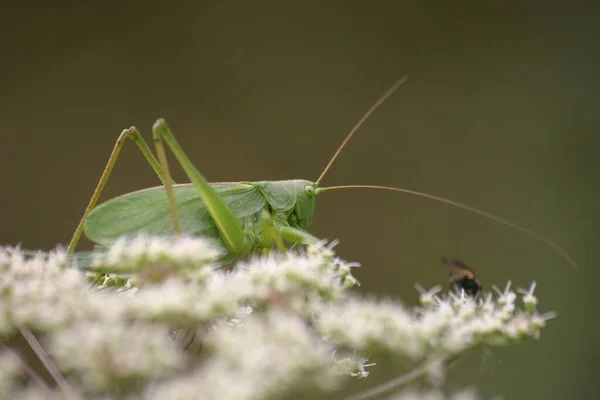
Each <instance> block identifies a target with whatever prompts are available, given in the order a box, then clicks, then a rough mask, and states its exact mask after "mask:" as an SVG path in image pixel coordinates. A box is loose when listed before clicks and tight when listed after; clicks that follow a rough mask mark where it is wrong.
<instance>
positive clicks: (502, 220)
mask: <svg viewBox="0 0 600 400" xmlns="http://www.w3.org/2000/svg"><path fill="white" fill-rule="evenodd" d="M338 189H378V190H390V191H393V192H401V193H406V194H410V195H413V196H419V197H424V198H426V199H430V200H435V201H439V202H441V203H445V204H449V205H451V206H454V207H458V208H462V209H463V210H466V211H469V212H472V213H475V214H478V215H481V216H483V217H485V218H488V219H491V220H493V221H496V222H499V223H501V224H504V225H506V226H509V227H511V228H513V229H516V230H518V231H519V232H521V233H524V234H526V235H527V236H530V237H532V238H534V239H536V240H538V241H540V242H542V243H544V244H545V245H546V246H548V247H550V248H552V249H554V250H555V251H557V252H558V253H559V254H560V255H561V256H562V258H564V259H565V260H566V261H567V262H568V263H569V265H571V267H573V268H574V269H577V263H576V262H575V260H573V258H572V257H571V256H570V255H569V253H567V251H566V250H565V249H563V248H562V247H561V246H559V245H558V244H556V243H555V242H553V241H552V240H550V239H548V238H547V237H545V236H543V235H540V234H539V233H537V232H534V231H532V230H531V229H527V228H525V227H522V226H520V225H518V224H515V223H514V222H512V221H510V220H508V219H505V218H502V217H498V216H497V215H494V214H491V213H488V212H485V211H482V210H480V209H478V208H475V207H471V206H468V205H466V204H463V203H459V202H457V201H454V200H449V199H445V198H443V197H439V196H434V195H432V194H427V193H422V192H417V191H415V190H410V189H401V188H396V187H392V186H378V185H344V186H329V187H324V188H319V191H320V193H322V192H326V191H329V190H338Z"/></svg>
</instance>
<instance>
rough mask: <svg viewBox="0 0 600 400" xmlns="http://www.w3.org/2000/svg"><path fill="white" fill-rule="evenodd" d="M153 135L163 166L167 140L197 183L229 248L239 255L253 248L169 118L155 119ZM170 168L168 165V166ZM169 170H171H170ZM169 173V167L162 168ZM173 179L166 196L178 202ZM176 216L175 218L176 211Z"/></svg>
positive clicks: (178, 159)
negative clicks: (172, 186) (187, 152)
mask: <svg viewBox="0 0 600 400" xmlns="http://www.w3.org/2000/svg"><path fill="white" fill-rule="evenodd" d="M152 135H153V138H154V142H155V144H156V151H157V152H158V157H159V161H161V166H163V167H167V164H166V155H165V152H164V149H163V147H162V142H163V141H164V142H165V143H166V144H167V146H169V149H171V151H172V152H173V154H174V155H175V157H176V158H177V161H178V162H179V164H180V165H181V167H182V168H183V170H184V171H185V173H186V174H187V176H188V178H189V179H190V181H192V183H193V184H194V185H195V186H196V188H197V189H198V191H199V193H200V197H201V198H202V201H203V202H204V204H205V205H206V209H207V210H208V212H209V213H210V216H211V217H212V219H213V221H214V222H215V225H216V226H217V229H218V230H219V234H220V235H221V239H222V240H223V242H224V243H225V245H226V246H227V247H228V249H229V250H230V251H231V252H232V253H234V254H236V255H240V256H243V255H246V254H248V253H249V252H250V246H249V245H248V243H247V242H246V237H245V234H244V231H243V230H242V227H241V225H240V222H239V221H238V220H237V218H236V217H235V215H234V214H233V212H232V211H231V210H230V209H229V207H227V205H226V204H225V202H223V200H222V199H221V198H220V197H219V195H218V194H217V193H216V192H215V190H214V189H213V188H212V186H211V185H210V183H208V181H207V180H206V179H205V178H204V177H203V176H202V174H200V172H199V171H198V170H197V169H196V167H195V166H194V165H193V164H192V162H191V161H190V159H189V158H188V157H187V156H186V155H185V153H184V152H183V149H182V148H181V147H180V146H179V143H177V140H176V139H175V136H174V135H173V133H171V130H170V129H169V127H168V126H167V124H166V122H165V121H164V120H162V119H159V120H158V121H156V123H155V124H154V126H153V127H152ZM167 168H168V167H167ZM167 171H168V170H167ZM163 174H166V171H163ZM170 186H171V182H170V181H169V180H167V181H166V182H165V188H166V190H167V196H168V197H169V203H170V204H173V206H174V204H175V200H174V198H173V194H172V192H171V188H170ZM173 215H174V217H173V218H174V219H175V218H176V214H173Z"/></svg>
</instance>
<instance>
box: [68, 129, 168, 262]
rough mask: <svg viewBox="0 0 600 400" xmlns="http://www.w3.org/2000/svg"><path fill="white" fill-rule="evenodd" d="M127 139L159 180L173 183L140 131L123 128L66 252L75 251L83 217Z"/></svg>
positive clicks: (97, 196) (93, 203)
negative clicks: (135, 147) (164, 173)
mask: <svg viewBox="0 0 600 400" xmlns="http://www.w3.org/2000/svg"><path fill="white" fill-rule="evenodd" d="M127 139H131V140H132V141H133V142H134V143H135V144H136V145H137V147H138V148H139V149H140V151H141V152H142V154H143V155H144V158H146V161H148V163H149V164H150V166H151V167H152V169H153V170H154V172H155V173H156V175H158V177H159V179H160V180H161V182H163V183H164V182H165V179H167V181H168V182H170V183H175V182H173V179H171V177H170V176H169V175H168V174H167V175H166V176H163V173H162V171H161V168H160V165H159V162H158V161H157V160H156V158H155V157H154V155H153V154H152V151H150V148H149V147H148V145H147V144H146V142H145V141H144V138H143V137H142V135H141V134H140V132H139V131H138V130H137V129H136V128H135V127H131V128H129V129H125V130H124V131H123V132H121V134H120V135H119V138H118V139H117V141H116V143H115V146H114V148H113V151H112V152H111V154H110V157H109V158H108V161H107V163H106V166H105V167H104V171H103V172H102V175H101V176H100V180H99V181H98V184H97V185H96V188H95V189H94V193H93V194H92V197H91V198H90V201H89V203H88V205H87V207H86V209H85V211H84V213H83V216H82V217H81V220H80V221H79V224H78V225H77V228H76V229H75V232H74V233H73V236H72V238H71V241H70V242H69V245H68V247H67V253H73V252H74V251H75V248H76V247H77V243H78V242H79V239H80V238H81V234H82V233H83V224H84V222H85V219H86V218H87V216H88V214H89V213H90V211H92V209H93V208H94V207H96V204H97V203H98V199H99V198H100V195H101V194H102V191H103V190H104V187H105V186H106V183H107V182H108V179H109V178H110V175H111V173H112V170H113V168H114V166H115V164H116V162H117V159H118V158H119V154H120V153H121V149H122V148H123V146H124V145H125V142H126V141H127Z"/></svg>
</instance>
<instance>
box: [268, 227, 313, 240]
mask: <svg viewBox="0 0 600 400" xmlns="http://www.w3.org/2000/svg"><path fill="white" fill-rule="evenodd" d="M275 228H276V229H277V232H278V233H279V234H280V235H281V237H282V238H284V239H285V240H287V241H289V242H292V243H301V244H316V243H318V242H319V238H317V237H315V236H313V235H311V234H310V233H308V232H306V231H303V230H302V229H298V228H292V227H291V226H287V225H283V224H280V225H275Z"/></svg>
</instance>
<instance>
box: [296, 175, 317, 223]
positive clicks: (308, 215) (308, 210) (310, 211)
mask: <svg viewBox="0 0 600 400" xmlns="http://www.w3.org/2000/svg"><path fill="white" fill-rule="evenodd" d="M294 185H295V186H296V205H295V207H294V213H293V216H294V218H295V219H296V220H295V221H294V222H295V224H296V226H297V227H298V228H300V229H304V230H306V229H308V227H309V226H310V224H311V223H312V220H313V215H314V214H315V196H316V195H317V190H318V186H316V183H313V182H310V181H306V180H303V179H296V180H294Z"/></svg>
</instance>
